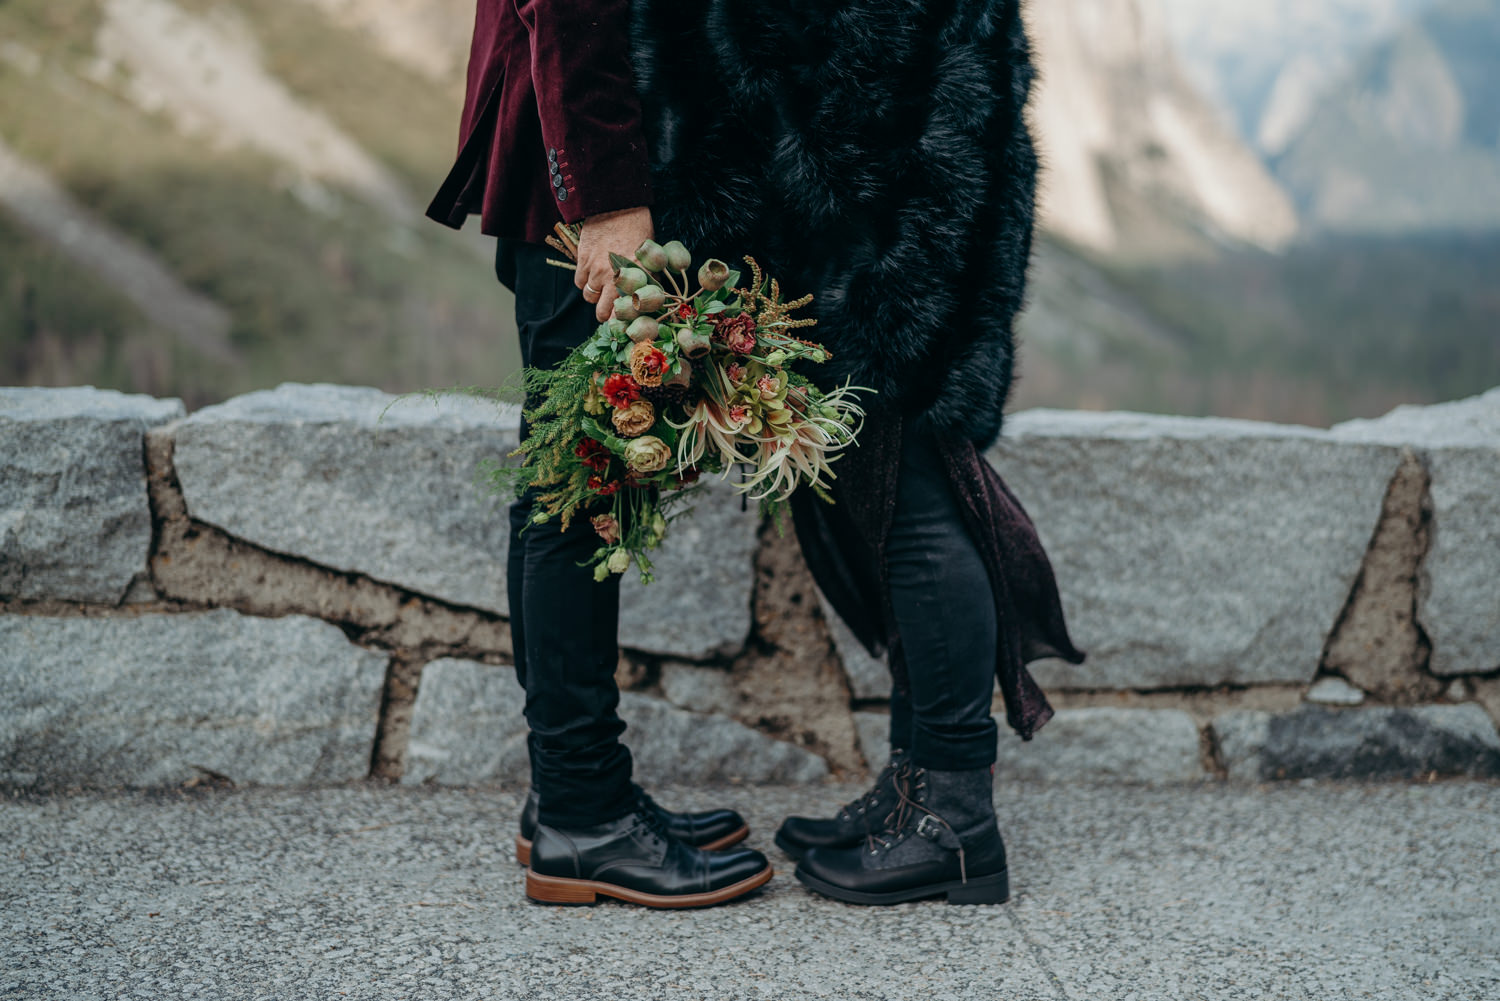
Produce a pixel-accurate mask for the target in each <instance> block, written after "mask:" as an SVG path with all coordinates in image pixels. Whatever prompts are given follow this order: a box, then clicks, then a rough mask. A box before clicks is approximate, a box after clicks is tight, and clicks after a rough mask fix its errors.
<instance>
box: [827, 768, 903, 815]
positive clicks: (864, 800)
mask: <svg viewBox="0 0 1500 1001" xmlns="http://www.w3.org/2000/svg"><path fill="white" fill-rule="evenodd" d="M910 768H911V765H910V764H908V763H907V762H906V761H901V762H899V763H896V762H892V763H889V764H887V765H886V766H885V767H884V768H882V769H881V770H880V774H879V775H877V776H876V777H875V784H874V785H873V786H871V787H870V788H869V789H868V790H867V791H866V792H865V793H864V794H863V795H861V796H858V797H856V798H854V799H852V800H850V801H849V802H847V803H845V804H844V805H843V806H841V807H839V817H840V818H842V819H843V820H845V821H852V820H853V819H854V815H855V814H856V813H868V812H869V811H871V810H873V809H875V808H876V807H877V806H879V805H880V787H881V786H883V785H885V783H886V782H888V781H894V780H895V778H896V776H897V775H900V774H902V773H904V772H906V771H909V770H910Z"/></svg>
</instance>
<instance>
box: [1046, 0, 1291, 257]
mask: <svg viewBox="0 0 1500 1001" xmlns="http://www.w3.org/2000/svg"><path fill="white" fill-rule="evenodd" d="M1028 18H1029V25H1030V28H1031V33H1032V42H1033V48H1034V49H1035V52H1036V60H1037V63H1038V66H1039V69H1040V73H1041V81H1040V83H1039V84H1038V86H1037V90H1036V97H1035V102H1034V104H1033V106H1032V116H1033V122H1034V125H1035V128H1036V132H1037V136H1038V144H1039V147H1040V149H1041V152H1042V156H1043V163H1044V168H1045V169H1044V172H1043V179H1042V180H1043V190H1042V211H1043V219H1044V221H1045V224H1046V226H1047V227H1048V228H1049V229H1050V230H1051V231H1052V232H1053V233H1055V234H1057V235H1059V236H1061V237H1063V238H1064V239H1066V240H1068V241H1070V242H1073V243H1075V244H1079V245H1081V246H1085V247H1088V248H1090V249H1092V250H1095V251H1110V250H1115V249H1121V250H1128V251H1129V252H1130V253H1132V254H1134V255H1140V254H1167V255H1172V254H1177V253H1180V252H1182V251H1183V250H1190V249H1193V248H1194V246H1195V245H1196V244H1198V243H1200V242H1201V241H1202V236H1203V235H1205V234H1206V235H1207V236H1209V237H1211V238H1213V239H1215V240H1226V241H1227V242H1230V243H1235V242H1243V243H1249V244H1252V245H1255V246H1260V247H1266V248H1278V247H1281V246H1284V245H1285V244H1286V243H1287V242H1288V241H1289V240H1290V239H1291V238H1292V237H1293V235H1294V234H1295V233H1296V230H1297V221H1296V217H1295V213H1294V212H1293V209H1292V206H1291V203H1290V201H1289V200H1288V199H1287V198H1286V196H1285V195H1284V193H1283V192H1282V191H1281V190H1280V188H1279V187H1278V186H1277V184H1276V182H1275V181H1274V180H1273V179H1272V178H1271V176H1270V175H1269V174H1268V173H1267V171H1266V169H1265V167H1264V165H1263V164H1261V162H1260V161H1259V159H1258V158H1257V157H1256V156H1255V155H1254V154H1253V153H1252V152H1251V151H1250V150H1249V149H1248V148H1247V147H1246V146H1245V144H1244V143H1243V142H1242V141H1241V140H1240V139H1239V138H1238V137H1237V136H1236V135H1234V133H1233V132H1232V131H1231V130H1230V129H1229V128H1228V127H1226V126H1225V124H1224V123H1223V122H1222V121H1221V119H1220V118H1219V116H1218V115H1217V113H1216V112H1215V111H1214V109H1213V108H1212V107H1211V106H1210V105H1209V103H1208V102H1207V101H1205V100H1204V99H1203V97H1202V96H1201V95H1200V94H1199V93H1198V91H1197V90H1196V89H1195V88H1194V86H1193V85H1192V84H1191V83H1190V82H1189V81H1188V79H1187V78H1186V76H1185V75H1184V74H1183V73H1182V71H1181V69H1180V67H1179V65H1178V62H1177V58H1176V55H1175V54H1174V52H1173V49H1172V43H1171V40H1170V38H1169V36H1168V34H1167V32H1166V27H1165V24H1164V22H1163V21H1162V19H1161V17H1160V15H1159V12H1158V11H1157V10H1156V8H1155V7H1153V6H1151V5H1150V3H1149V0H1147V2H1143V0H1089V2H1079V0H1073V2H1052V3H1043V4H1031V5H1029V7H1028Z"/></svg>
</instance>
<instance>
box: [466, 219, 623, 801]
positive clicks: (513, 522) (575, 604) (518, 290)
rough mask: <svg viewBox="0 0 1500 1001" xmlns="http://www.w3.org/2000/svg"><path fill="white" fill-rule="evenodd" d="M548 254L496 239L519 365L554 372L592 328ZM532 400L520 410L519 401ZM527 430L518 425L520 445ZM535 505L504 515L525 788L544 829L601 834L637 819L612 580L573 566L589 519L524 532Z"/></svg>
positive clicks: (583, 547) (526, 499) (526, 501)
mask: <svg viewBox="0 0 1500 1001" xmlns="http://www.w3.org/2000/svg"><path fill="white" fill-rule="evenodd" d="M549 256H551V257H556V256H557V255H556V253H555V252H554V251H552V250H551V249H549V248H547V247H545V246H543V245H541V244H533V243H525V242H522V241H518V240H501V241H500V242H499V246H498V248H497V249H496V254H495V274H496V276H497V277H498V278H499V279H500V282H501V284H503V285H505V286H506V287H507V288H509V289H511V290H512V291H513V292H514V293H515V295H516V329H517V331H518V332H519V335H520V340H521V362H522V364H523V365H525V366H527V367H541V368H551V367H552V366H554V365H556V364H557V363H558V362H560V361H561V360H562V359H563V358H564V357H566V356H567V354H568V352H569V351H571V350H572V349H573V348H575V347H577V346H578V345H579V344H581V343H583V341H584V340H585V339H587V338H588V336H589V335H590V334H591V333H593V331H594V329H595V327H597V326H598V322H597V321H596V320H595V319H594V307H593V305H591V304H590V303H588V302H585V301H584V299H583V296H582V295H581V294H579V291H578V289H577V288H576V287H575V286H574V285H573V272H571V271H568V270H567V269H565V268H558V267H554V266H552V265H550V264H547V263H546V258H547V257H549ZM530 402H534V401H528V403H530ZM527 432H528V426H527V424H526V422H525V420H524V419H523V420H522V423H521V435H522V438H523V440H524V438H525V436H526V434H527ZM534 504H535V496H534V494H532V493H528V494H526V495H524V496H522V497H521V498H520V499H519V500H518V501H516V502H515V503H514V504H512V505H511V508H510V553H509V558H508V560H507V564H506V575H507V587H508V592H509V594H508V597H509V600H510V626H511V642H512V645H513V646H514V649H515V661H516V679H517V680H518V681H519V682H520V683H521V685H522V687H524V688H525V689H526V722H527V725H528V726H529V727H530V728H531V735H530V741H529V747H530V751H531V781H532V786H533V788H535V789H536V792H537V795H538V796H539V797H540V800H541V802H540V808H539V814H538V817H539V819H540V820H541V822H542V823H544V824H547V825H549V826H553V827H580V826H587V825H590V824H601V823H604V822H605V821H607V820H614V819H616V818H618V817H623V816H624V815H625V814H627V813H629V812H631V810H632V809H634V794H633V791H632V789H631V785H630V781H631V779H630V776H631V758H630V751H629V750H627V749H626V747H625V745H624V744H622V743H620V735H621V734H622V733H623V732H624V731H625V724H624V723H623V722H622V721H621V720H620V717H619V715H618V714H617V712H616V710H617V708H618V706H619V702H620V690H619V687H618V686H617V685H616V683H615V665H616V663H617V661H618V638H617V634H618V628H619V618H620V578H619V577H618V576H615V575H614V574H611V575H610V576H609V577H608V578H606V579H605V581H604V582H603V583H596V582H595V581H594V574H593V570H592V569H591V568H590V567H587V566H580V564H581V563H583V562H584V561H586V560H587V559H588V558H589V557H590V556H591V555H593V552H594V550H595V549H597V548H598V546H599V537H598V535H596V534H595V532H594V529H593V527H592V526H591V525H590V524H589V522H588V519H587V518H584V519H580V520H578V521H575V522H574V523H573V524H572V525H571V526H570V527H569V528H568V531H566V532H560V531H558V528H557V524H556V522H553V523H552V524H548V525H537V526H534V527H532V528H529V529H528V528H527V525H528V523H529V522H530V519H531V515H532V512H533V510H534V507H533V505H534Z"/></svg>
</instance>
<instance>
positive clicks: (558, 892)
mask: <svg viewBox="0 0 1500 1001" xmlns="http://www.w3.org/2000/svg"><path fill="white" fill-rule="evenodd" d="M774 875H776V870H775V869H774V868H772V867H771V866H769V865H768V866H766V867H765V868H764V869H763V870H761V871H760V872H758V873H756V874H755V875H754V876H751V877H750V878H749V879H742V880H740V881H739V882H738V883H735V884H734V885H733V886H726V887H724V888H723V889H722V890H714V891H713V892H712V893H684V894H681V895H673V896H661V895H659V894H655V893H641V892H639V891H637V890H631V889H628V888H626V887H623V886H615V885H614V884H613V883H601V882H598V881H597V880H592V879H566V878H563V877H560V876H539V875H537V874H536V873H534V872H532V871H531V870H530V869H527V870H526V896H528V897H530V898H531V899H532V900H535V901H536V902H537V903H539V904H573V905H575V906H576V905H580V904H595V903H598V902H599V898H600V897H613V898H615V899H616V900H623V901H625V902H626V903H627V904H640V905H641V906H642V907H657V908H681V907H712V906H713V905H714V904H722V903H724V902H725V901H727V900H733V899H734V898H735V897H742V896H744V895H745V894H747V893H749V892H750V891H751V890H755V889H759V888H760V887H762V886H764V885H766V884H767V883H769V882H770V881H771V877H772V876H774Z"/></svg>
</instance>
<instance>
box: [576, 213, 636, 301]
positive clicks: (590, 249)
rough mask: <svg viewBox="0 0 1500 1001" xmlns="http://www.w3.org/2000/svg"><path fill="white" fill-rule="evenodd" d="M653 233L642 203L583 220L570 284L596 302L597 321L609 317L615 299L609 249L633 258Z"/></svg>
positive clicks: (613, 271)
mask: <svg viewBox="0 0 1500 1001" xmlns="http://www.w3.org/2000/svg"><path fill="white" fill-rule="evenodd" d="M655 235H656V231H655V230H654V229H653V228H652V225H651V210H650V209H649V208H646V207H644V206H642V207H641V208H634V209H620V210H619V211H618V212H604V213H601V214H599V215H595V216H589V217H588V218H587V219H585V220H584V221H583V231H582V232H581V233H579V235H578V270H577V271H576V272H574V275H573V284H574V285H577V286H578V287H579V288H581V289H583V297H584V298H585V299H587V300H588V301H589V302H592V303H595V306H594V315H595V316H597V317H598V318H599V322H600V323H603V322H604V321H605V320H607V319H609V317H610V313H611V311H612V310H613V308H614V302H615V269H614V265H612V264H610V263H609V255H610V252H611V251H613V252H614V253H616V254H620V255H621V256H624V257H634V256H635V252H636V251H637V250H639V249H640V246H641V244H642V243H644V242H646V241H647V240H649V239H651V238H652V237H654V236H655Z"/></svg>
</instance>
